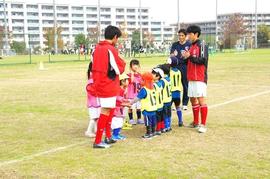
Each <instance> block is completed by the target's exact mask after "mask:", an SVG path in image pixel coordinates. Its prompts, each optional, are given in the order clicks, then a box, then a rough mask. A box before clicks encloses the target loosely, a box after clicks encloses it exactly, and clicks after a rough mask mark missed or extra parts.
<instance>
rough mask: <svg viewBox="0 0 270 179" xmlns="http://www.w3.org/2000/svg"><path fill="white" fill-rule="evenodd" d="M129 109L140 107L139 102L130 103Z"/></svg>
mask: <svg viewBox="0 0 270 179" xmlns="http://www.w3.org/2000/svg"><path fill="white" fill-rule="evenodd" d="M130 109H141V102H140V101H138V102H136V103H134V104H132V106H131V107H130Z"/></svg>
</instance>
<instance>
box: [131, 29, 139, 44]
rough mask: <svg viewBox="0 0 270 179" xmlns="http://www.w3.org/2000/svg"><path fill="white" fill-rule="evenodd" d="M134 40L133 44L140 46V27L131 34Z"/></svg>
mask: <svg viewBox="0 0 270 179" xmlns="http://www.w3.org/2000/svg"><path fill="white" fill-rule="evenodd" d="M131 38H132V40H131V46H132V47H134V46H140V31H139V30H138V29H136V30H134V31H133V32H132V36H131Z"/></svg>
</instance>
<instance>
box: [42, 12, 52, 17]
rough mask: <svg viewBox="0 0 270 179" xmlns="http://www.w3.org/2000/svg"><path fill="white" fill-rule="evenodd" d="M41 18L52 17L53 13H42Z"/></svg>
mask: <svg viewBox="0 0 270 179" xmlns="http://www.w3.org/2000/svg"><path fill="white" fill-rule="evenodd" d="M42 16H43V17H53V13H42Z"/></svg>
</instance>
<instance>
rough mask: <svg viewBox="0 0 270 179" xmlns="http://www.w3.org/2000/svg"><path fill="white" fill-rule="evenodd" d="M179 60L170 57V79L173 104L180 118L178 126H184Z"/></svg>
mask: <svg viewBox="0 0 270 179" xmlns="http://www.w3.org/2000/svg"><path fill="white" fill-rule="evenodd" d="M177 62H178V59H177V58H176V57H170V58H169V59H168V63H169V64H170V65H171V70H170V79H171V87H172V89H171V91H172V103H174V105H175V109H176V114H177V117H178V126H179V127H182V126H183V118H182V111H181V107H180V104H181V71H180V70H179V69H178V68H177Z"/></svg>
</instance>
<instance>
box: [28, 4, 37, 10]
mask: <svg viewBox="0 0 270 179" xmlns="http://www.w3.org/2000/svg"><path fill="white" fill-rule="evenodd" d="M26 8H27V9H38V6H37V5H30V4H28V5H26Z"/></svg>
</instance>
